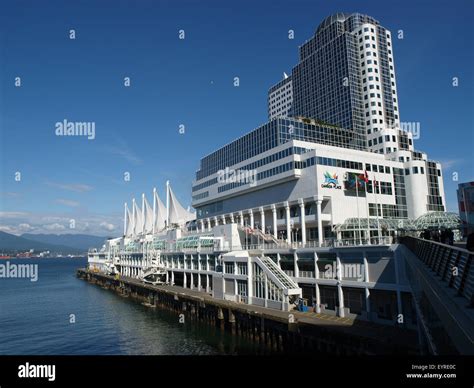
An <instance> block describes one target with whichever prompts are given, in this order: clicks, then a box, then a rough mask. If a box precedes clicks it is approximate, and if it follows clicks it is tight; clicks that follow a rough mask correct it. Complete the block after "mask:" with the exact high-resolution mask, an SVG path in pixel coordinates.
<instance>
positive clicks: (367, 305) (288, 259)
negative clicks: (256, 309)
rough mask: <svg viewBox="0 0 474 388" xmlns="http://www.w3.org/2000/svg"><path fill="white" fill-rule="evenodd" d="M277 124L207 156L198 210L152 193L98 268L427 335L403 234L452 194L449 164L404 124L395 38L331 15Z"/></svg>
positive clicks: (281, 103)
mask: <svg viewBox="0 0 474 388" xmlns="http://www.w3.org/2000/svg"><path fill="white" fill-rule="evenodd" d="M268 116H269V121H268V122H267V123H264V124H263V125H261V126H259V127H257V128H256V129H254V130H252V131H250V132H248V133H246V134H244V135H243V136H241V137H240V138H238V139H236V140H234V141H231V142H230V143H228V144H227V145H225V146H223V147H221V148H219V149H217V150H216V151H214V152H212V153H210V154H209V155H207V156H205V157H203V158H202V159H201V161H200V165H199V168H198V170H197V172H196V178H195V180H194V181H193V185H192V206H193V207H194V208H195V209H196V214H190V213H189V212H187V211H186V210H185V209H184V208H183V207H182V206H181V205H179V203H178V201H177V200H176V198H175V197H174V195H173V193H172V191H171V189H170V188H169V187H168V186H167V198H168V199H167V201H166V203H167V205H166V207H165V206H164V205H163V203H162V202H161V201H160V200H159V198H158V196H157V193H156V191H154V194H153V196H154V202H153V206H152V207H150V206H149V205H147V202H146V199H145V198H144V196H143V198H142V210H141V211H140V209H139V208H138V205H137V204H136V203H135V202H134V205H133V208H132V213H130V212H129V211H128V208H127V207H126V211H125V219H126V221H125V226H124V236H123V237H121V238H118V239H114V240H109V241H108V242H107V243H106V246H105V247H104V249H103V251H102V252H101V253H97V252H96V253H92V254H91V258H90V263H92V265H98V264H97V263H100V262H101V260H102V261H107V262H108V263H109V266H110V265H113V268H112V270H111V272H112V273H113V272H118V274H120V275H121V276H130V277H138V278H141V279H143V280H144V281H145V280H146V279H154V277H153V276H155V275H156V278H160V277H161V278H162V282H165V283H167V284H172V285H177V286H181V287H184V288H190V289H196V290H199V291H203V292H208V293H212V295H213V296H214V297H216V298H220V299H226V300H232V301H234V302H241V303H248V304H254V305H259V306H264V307H269V308H277V309H282V310H290V309H291V308H293V307H294V304H295V300H296V298H301V297H302V298H303V299H306V301H307V303H308V304H309V305H310V306H314V309H315V311H316V312H325V313H329V314H337V315H339V316H348V315H352V316H359V317H364V318H365V319H368V320H371V321H385V322H391V323H396V324H400V316H403V317H404V318H403V320H402V321H403V324H406V325H409V326H410V325H411V326H413V325H415V323H416V322H415V321H414V314H413V308H412V302H411V295H410V287H409V284H408V280H407V277H406V274H405V266H404V258H403V257H402V256H401V253H400V249H397V245H396V244H393V242H394V240H393V237H395V234H396V233H397V232H398V231H399V230H401V229H403V225H404V222H405V221H407V222H408V221H409V220H411V219H415V218H418V217H419V216H421V215H423V214H426V213H428V212H431V211H444V210H445V197H444V187H443V175H442V170H441V165H440V163H438V162H436V161H431V160H429V159H428V156H427V154H426V153H424V152H420V151H417V150H415V148H414V139H413V134H412V133H410V132H409V131H405V130H404V129H403V128H401V127H400V118H399V112H398V98H397V88H396V80H395V70H394V64H393V48H392V43H391V35H390V32H389V31H388V30H386V29H385V28H383V27H381V26H380V24H379V23H378V22H377V21H376V20H375V19H373V18H371V17H369V16H366V15H361V14H336V15H332V16H330V17H328V18H326V19H325V20H324V21H323V22H322V23H321V24H320V26H319V27H318V28H317V30H316V33H315V35H314V36H313V37H312V38H311V39H310V40H308V41H307V42H305V43H304V44H303V45H302V46H301V47H300V55H299V63H298V64H297V65H296V66H295V67H294V68H293V71H292V74H290V75H288V76H286V75H285V77H284V79H283V80H281V81H280V82H278V83H277V84H276V85H275V86H273V87H272V88H270V90H269V94H268ZM151 209H153V211H152V210H151ZM163 215H166V217H164V216H163ZM127 220H128V221H127ZM150 220H151V221H150ZM158 221H159V222H158ZM104 252H105V254H104ZM100 254H102V256H100ZM102 268H107V267H106V266H104V267H102ZM155 280H156V279H155ZM155 280H149V281H155Z"/></svg>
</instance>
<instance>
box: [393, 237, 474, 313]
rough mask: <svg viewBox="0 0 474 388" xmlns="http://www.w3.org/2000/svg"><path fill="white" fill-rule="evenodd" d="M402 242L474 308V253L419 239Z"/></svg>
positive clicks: (408, 239)
mask: <svg viewBox="0 0 474 388" xmlns="http://www.w3.org/2000/svg"><path fill="white" fill-rule="evenodd" d="M400 242H401V243H402V244H404V245H405V246H406V247H407V248H408V249H410V250H411V251H412V252H413V253H414V254H415V255H416V256H417V257H418V258H419V259H420V260H421V261H422V262H423V263H425V264H426V265H427V266H428V267H429V268H430V269H431V270H432V271H434V272H435V273H436V275H438V276H439V277H440V278H441V280H442V281H443V282H445V283H446V284H447V285H448V287H450V288H454V289H455V290H456V291H457V293H458V295H460V296H463V297H465V298H466V299H467V300H468V301H469V303H470V305H471V306H474V265H473V264H472V261H473V256H474V252H469V251H467V250H466V249H462V248H458V247H454V246H451V245H446V244H442V243H438V242H435V241H431V240H423V239H420V238H417V237H408V236H407V237H402V238H401V239H400Z"/></svg>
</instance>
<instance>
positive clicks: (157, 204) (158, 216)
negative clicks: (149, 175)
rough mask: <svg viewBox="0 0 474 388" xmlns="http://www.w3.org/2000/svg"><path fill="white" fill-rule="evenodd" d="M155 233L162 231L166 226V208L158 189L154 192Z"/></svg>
mask: <svg viewBox="0 0 474 388" xmlns="http://www.w3.org/2000/svg"><path fill="white" fill-rule="evenodd" d="M153 209H154V211H155V213H154V216H155V218H154V224H155V225H154V232H160V231H162V230H163V229H164V228H165V226H166V207H165V205H163V202H162V201H161V199H160V197H159V196H158V193H157V192H156V189H154V190H153Z"/></svg>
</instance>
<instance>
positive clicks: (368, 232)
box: [364, 171, 370, 244]
mask: <svg viewBox="0 0 474 388" xmlns="http://www.w3.org/2000/svg"><path fill="white" fill-rule="evenodd" d="M368 182H369V180H368V175H367V171H365V172H364V183H365V185H364V186H365V207H366V209H365V210H366V211H367V241H368V244H370V214H369V200H368V194H367V183H368Z"/></svg>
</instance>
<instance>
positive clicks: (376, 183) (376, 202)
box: [374, 174, 381, 244]
mask: <svg viewBox="0 0 474 388" xmlns="http://www.w3.org/2000/svg"><path fill="white" fill-rule="evenodd" d="M374 179H375V183H374V195H375V208H376V209H377V212H376V214H377V234H378V236H377V237H378V240H379V244H380V237H381V236H380V220H379V203H378V200H377V186H378V181H377V177H376V176H375V174H374Z"/></svg>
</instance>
